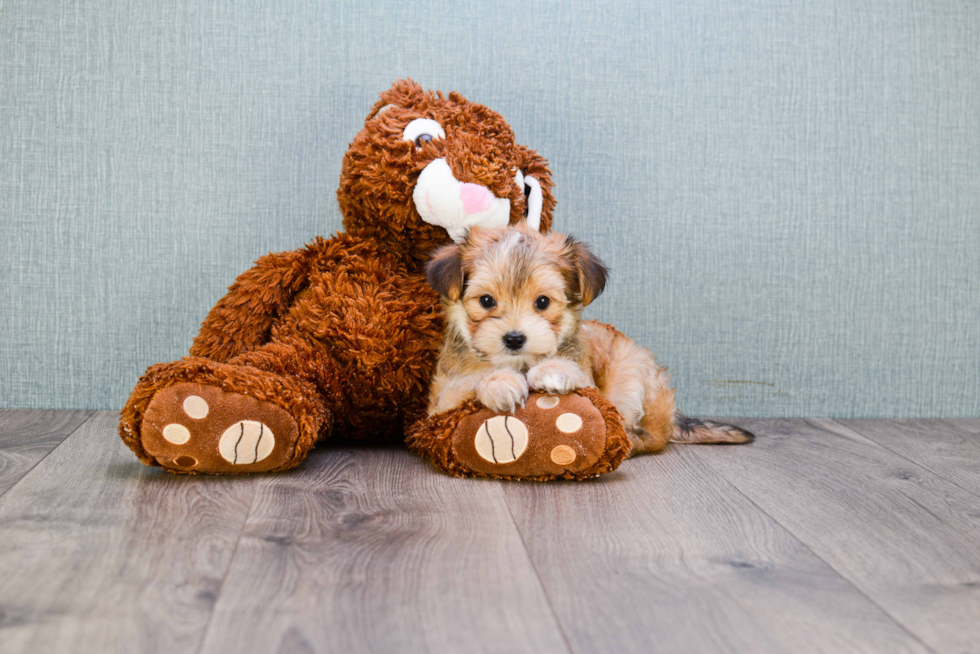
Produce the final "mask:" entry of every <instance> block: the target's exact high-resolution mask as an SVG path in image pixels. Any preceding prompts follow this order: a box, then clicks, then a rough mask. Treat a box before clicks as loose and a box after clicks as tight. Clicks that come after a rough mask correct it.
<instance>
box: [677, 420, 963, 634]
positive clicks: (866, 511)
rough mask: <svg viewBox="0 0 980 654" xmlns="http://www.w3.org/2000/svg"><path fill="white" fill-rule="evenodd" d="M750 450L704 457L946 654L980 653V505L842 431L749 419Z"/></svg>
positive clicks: (708, 451) (702, 452)
mask: <svg viewBox="0 0 980 654" xmlns="http://www.w3.org/2000/svg"><path fill="white" fill-rule="evenodd" d="M736 422H738V423H739V424H741V425H743V426H745V427H747V428H749V429H751V430H752V431H754V432H755V433H756V434H757V435H758V438H757V439H756V441H755V443H753V444H752V445H751V446H748V447H737V448H725V449H720V448H710V447H706V446H701V447H697V446H695V447H696V454H697V455H698V456H699V457H700V458H701V459H702V460H704V461H705V462H707V463H708V464H709V465H710V466H711V467H712V469H714V470H715V471H717V472H719V473H720V474H721V475H723V476H724V477H725V478H726V479H728V480H729V481H731V482H732V483H733V484H734V485H735V486H736V487H738V489H739V490H741V491H742V492H743V493H745V494H746V495H747V496H749V497H750V498H751V499H752V501H753V502H755V503H756V504H757V505H759V506H760V507H761V508H762V509H764V510H765V511H766V512H767V513H769V514H770V515H772V516H773V517H774V518H775V519H776V520H778V521H779V523H780V524H782V525H783V526H784V527H786V528H787V529H788V530H789V531H790V532H792V533H793V535H795V536H796V537H797V538H799V539H800V540H801V541H803V543H805V544H806V545H807V546H808V547H809V548H810V549H812V550H813V551H814V552H815V553H816V554H817V555H818V556H820V557H821V558H822V559H823V560H824V561H826V562H827V563H829V564H830V565H831V566H832V567H833V568H834V569H835V570H836V571H837V572H839V573H840V574H841V575H842V576H844V577H845V578H846V579H847V580H849V581H850V582H851V583H853V584H854V585H855V586H856V587H857V588H859V589H860V590H861V591H863V592H864V593H865V594H866V595H867V596H868V597H870V598H871V599H872V600H873V601H875V602H876V603H877V604H878V605H879V606H881V607H882V608H883V609H884V610H885V611H887V612H888V613H889V614H890V615H891V616H892V617H894V618H895V619H897V620H898V621H899V622H901V623H902V624H903V625H904V626H905V627H906V628H907V629H908V630H909V631H911V632H912V633H914V634H916V635H917V636H918V637H919V638H920V639H921V640H922V641H923V642H925V643H926V644H927V645H929V646H930V647H932V648H933V649H935V650H936V651H939V652H976V651H980V620H978V619H977V618H978V616H980V508H978V502H977V498H976V497H975V496H974V495H972V494H970V493H968V492H966V491H964V490H962V489H961V488H959V487H957V486H955V485H954V484H951V483H949V482H947V481H946V480H944V479H941V478H939V477H938V476H936V475H934V474H932V473H930V472H929V471H928V470H926V469H924V468H922V467H921V466H918V465H916V464H914V463H912V462H910V461H908V460H906V459H904V458H902V457H900V456H898V455H896V454H894V453H892V452H890V451H888V450H886V449H884V448H882V447H881V446H879V445H878V444H876V443H874V442H873V441H871V440H869V439H867V438H865V437H863V436H861V435H859V434H857V433H855V432H854V431H853V430H851V429H848V428H846V427H843V426H841V425H839V424H837V423H835V422H833V421H829V420H823V421H806V422H801V421H788V420H739V421H736Z"/></svg>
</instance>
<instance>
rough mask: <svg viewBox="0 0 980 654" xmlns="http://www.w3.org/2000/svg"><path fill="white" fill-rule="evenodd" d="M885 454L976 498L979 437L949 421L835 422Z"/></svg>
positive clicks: (979, 476) (979, 473) (979, 488)
mask: <svg viewBox="0 0 980 654" xmlns="http://www.w3.org/2000/svg"><path fill="white" fill-rule="evenodd" d="M835 422H836V423H838V424H839V425H842V426H844V427H846V428H848V429H853V430H854V431H856V432H857V433H859V434H861V435H862V436H865V437H867V438H869V439H871V440H873V441H874V442H875V443H877V444H878V445H881V446H882V447H884V448H885V449H887V450H890V451H892V452H894V453H895V454H898V455H899V456H901V457H903V458H906V459H909V460H911V461H914V462H915V463H917V464H919V465H921V466H922V467H923V468H926V469H927V470H929V471H931V472H933V473H935V474H937V475H939V476H940V477H942V478H944V479H947V480H949V481H951V482H953V483H954V484H956V485H957V486H959V487H960V488H962V489H964V490H967V491H970V492H971V493H973V494H974V495H978V496H980V434H973V433H970V432H968V431H964V430H963V429H961V428H960V427H958V426H956V425H955V424H954V423H953V421H950V420H836V421H835Z"/></svg>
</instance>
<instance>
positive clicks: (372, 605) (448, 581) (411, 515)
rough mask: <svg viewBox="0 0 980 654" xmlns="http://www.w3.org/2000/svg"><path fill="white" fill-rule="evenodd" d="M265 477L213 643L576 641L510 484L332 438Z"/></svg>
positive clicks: (413, 647)
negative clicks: (550, 591) (531, 556)
mask: <svg viewBox="0 0 980 654" xmlns="http://www.w3.org/2000/svg"><path fill="white" fill-rule="evenodd" d="M303 471H304V474H303V475H302V476H297V477H294V478H289V479H282V480H279V479H275V480H274V479H271V478H269V479H263V480H262V483H261V484H260V489H259V494H258V496H257V498H256V501H255V504H254V506H253V508H252V512H251V514H250V515H249V519H248V524H247V526H246V528H245V530H244V532H243V535H242V539H241V541H240V542H239V545H238V549H237V552H236V554H235V558H234V561H233V563H232V567H231V570H230V572H229V574H228V578H227V580H226V582H225V584H224V586H223V589H222V592H221V595H220V597H219V599H218V602H217V605H216V606H215V611H214V615H213V618H212V624H211V627H210V629H209V631H208V634H207V638H206V641H205V645H204V647H203V648H202V651H203V652H240V651H246V650H247V651H259V652H267V651H302V652H307V651H324V652H327V651H329V652H347V651H350V652H415V651H432V652H564V651H567V649H566V647H565V644H564V641H563V639H562V635H561V632H560V630H559V628H558V626H557V624H556V621H555V618H554V615H553V614H552V612H551V610H550V608H549V606H548V604H547V599H546V597H545V595H544V593H543V592H542V589H541V587H540V585H539V583H538V580H537V578H536V577H535V573H534V570H533V568H532V567H531V564H530V561H529V560H528V558H527V554H526V552H525V551H524V547H523V545H522V544H521V540H520V537H519V535H518V533H517V530H516V528H515V527H514V524H513V521H512V519H511V517H510V514H509V513H508V511H507V507H506V505H505V503H504V499H503V495H502V493H501V489H500V483H499V482H495V481H488V480H460V479H454V478H451V477H447V476H445V475H443V474H440V473H438V472H436V471H435V470H434V469H433V468H432V467H431V466H429V465H428V464H427V463H425V462H423V461H421V460H420V459H418V458H416V457H414V456H413V455H411V454H409V453H408V452H407V451H405V450H404V449H402V448H383V447H382V448H376V447H374V448H371V447H352V448H346V447H345V448H336V447H330V446H329V445H326V446H322V447H321V448H319V449H318V450H317V451H315V452H313V453H312V454H311V455H310V457H309V458H308V459H307V460H306V461H305V462H304V464H303Z"/></svg>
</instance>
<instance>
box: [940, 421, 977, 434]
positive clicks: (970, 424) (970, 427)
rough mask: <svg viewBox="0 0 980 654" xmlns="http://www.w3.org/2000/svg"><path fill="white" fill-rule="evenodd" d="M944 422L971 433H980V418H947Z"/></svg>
mask: <svg viewBox="0 0 980 654" xmlns="http://www.w3.org/2000/svg"><path fill="white" fill-rule="evenodd" d="M944 422H947V423H949V424H951V425H953V426H954V427H958V428H959V429H962V430H963V431H968V432H970V433H971V434H980V418H947V419H945V420H944Z"/></svg>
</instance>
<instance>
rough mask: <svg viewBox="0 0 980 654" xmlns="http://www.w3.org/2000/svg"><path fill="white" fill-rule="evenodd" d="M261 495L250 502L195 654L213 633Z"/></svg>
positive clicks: (256, 490)
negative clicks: (249, 523)
mask: <svg viewBox="0 0 980 654" xmlns="http://www.w3.org/2000/svg"><path fill="white" fill-rule="evenodd" d="M258 495H259V489H258V488H256V489H255V491H254V492H253V493H252V497H251V498H250V499H249V501H248V510H247V511H245V519H244V520H242V528H241V529H239V530H238V538H236V539H235V547H234V548H232V550H231V556H230V557H228V567H227V568H226V569H225V574H224V575H223V576H222V577H221V584H220V585H219V586H218V592H217V593H215V596H214V605H213V606H212V607H211V612H210V613H209V614H208V621H207V622H206V623H204V629H202V630H201V642H200V643H199V644H198V646H197V649H195V650H194V652H195V654H200V653H201V651H202V650H203V649H204V644H205V643H206V642H207V639H208V633H209V632H210V631H211V624H212V621H213V620H214V614H215V612H216V611H217V609H218V602H220V601H221V594H222V593H223V592H224V590H225V584H226V583H227V581H228V576H229V575H230V574H231V568H232V566H234V564H235V557H236V556H238V546H239V545H240V544H241V542H242V537H243V536H244V534H245V527H247V526H248V519H249V518H250V517H252V507H254V506H255V498H256V497H258Z"/></svg>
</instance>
